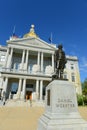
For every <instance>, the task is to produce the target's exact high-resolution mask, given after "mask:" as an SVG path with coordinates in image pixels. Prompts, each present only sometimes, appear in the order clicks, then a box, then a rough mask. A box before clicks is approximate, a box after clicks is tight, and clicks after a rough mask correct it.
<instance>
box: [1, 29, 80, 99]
mask: <svg viewBox="0 0 87 130" xmlns="http://www.w3.org/2000/svg"><path fill="white" fill-rule="evenodd" d="M33 29H34V27H33ZM31 31H32V30H31ZM31 31H30V32H29V33H28V34H27V35H26V37H25V36H24V37H23V38H17V37H11V38H10V40H8V41H7V46H6V47H3V46H0V89H1V90H2V95H3V92H5V97H6V99H22V100H24V99H29V98H30V96H31V95H32V99H33V100H43V99H44V97H45V89H46V86H47V85H48V84H49V82H51V80H52V74H53V73H54V71H55V69H54V68H55V62H54V53H55V50H56V49H57V48H56V46H55V45H54V44H49V43H47V42H45V41H43V40H41V39H40V38H39V37H37V35H36V34H35V32H34V34H33V35H30V34H31V33H32V32H31ZM34 35H35V36H34ZM64 78H67V79H69V81H70V82H72V83H73V84H74V85H75V87H76V92H77V93H79V94H81V83H80V74H79V67H78V58H77V57H71V56H67V64H66V68H65V70H64Z"/></svg>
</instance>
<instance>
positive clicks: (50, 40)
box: [49, 33, 52, 43]
mask: <svg viewBox="0 0 87 130" xmlns="http://www.w3.org/2000/svg"><path fill="white" fill-rule="evenodd" d="M49 42H50V43H52V33H51V35H50V37H49Z"/></svg>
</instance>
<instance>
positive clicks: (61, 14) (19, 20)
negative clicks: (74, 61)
mask: <svg viewBox="0 0 87 130" xmlns="http://www.w3.org/2000/svg"><path fill="white" fill-rule="evenodd" d="M31 24H34V25H35V31H36V33H37V34H38V35H39V37H40V38H41V39H43V40H45V41H46V42H49V41H48V38H49V37H50V34H51V32H52V35H53V43H55V44H59V43H62V44H63V46H64V49H65V52H66V54H67V55H71V56H74V55H76V56H77V57H78V59H79V67H80V75H81V81H84V79H85V78H87V0H15V1H14V0H0V44H1V45H6V40H8V39H9V37H10V36H11V35H12V32H13V28H14V26H15V27H16V29H15V32H16V34H17V35H18V36H23V35H24V34H25V33H27V32H29V29H30V26H31Z"/></svg>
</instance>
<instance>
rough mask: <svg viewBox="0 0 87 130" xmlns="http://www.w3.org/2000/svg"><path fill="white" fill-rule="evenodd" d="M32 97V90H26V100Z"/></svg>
mask: <svg viewBox="0 0 87 130" xmlns="http://www.w3.org/2000/svg"><path fill="white" fill-rule="evenodd" d="M30 99H32V91H26V100H30Z"/></svg>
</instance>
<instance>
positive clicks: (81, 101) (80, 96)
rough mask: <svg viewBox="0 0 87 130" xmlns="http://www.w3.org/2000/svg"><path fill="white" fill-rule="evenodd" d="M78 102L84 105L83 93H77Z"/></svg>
mask: <svg viewBox="0 0 87 130" xmlns="http://www.w3.org/2000/svg"><path fill="white" fill-rule="evenodd" d="M77 102H78V106H82V105H83V104H84V101H83V95H77Z"/></svg>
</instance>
